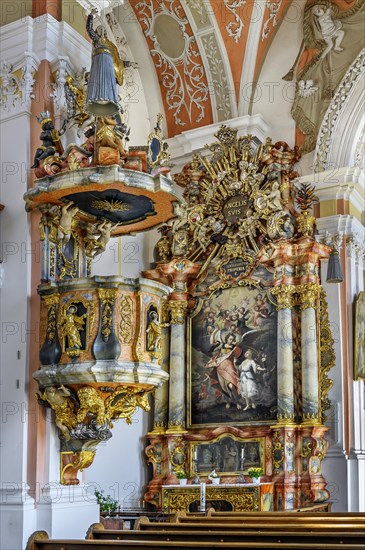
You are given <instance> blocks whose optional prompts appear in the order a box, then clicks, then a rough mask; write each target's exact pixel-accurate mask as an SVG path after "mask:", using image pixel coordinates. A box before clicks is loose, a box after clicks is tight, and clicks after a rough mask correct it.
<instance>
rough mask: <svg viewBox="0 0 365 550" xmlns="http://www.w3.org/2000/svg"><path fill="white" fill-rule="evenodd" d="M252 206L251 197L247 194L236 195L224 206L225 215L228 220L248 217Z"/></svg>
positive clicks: (233, 220)
mask: <svg viewBox="0 0 365 550" xmlns="http://www.w3.org/2000/svg"><path fill="white" fill-rule="evenodd" d="M249 207H250V199H249V197H248V196H247V195H235V196H234V197H230V198H229V199H228V200H227V201H226V202H225V204H224V206H223V216H224V217H225V219H226V220H227V222H235V221H237V220H241V219H244V218H245V217H246V213H247V210H248V209H249Z"/></svg>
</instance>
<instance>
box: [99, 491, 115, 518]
mask: <svg viewBox="0 0 365 550" xmlns="http://www.w3.org/2000/svg"><path fill="white" fill-rule="evenodd" d="M103 493H104V491H97V490H95V493H94V494H95V496H96V500H97V503H98V504H99V506H100V512H108V513H109V514H110V512H115V511H116V510H117V509H118V508H119V502H118V500H114V498H112V497H111V496H110V495H107V496H104V495H103Z"/></svg>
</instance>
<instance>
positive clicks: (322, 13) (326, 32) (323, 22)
mask: <svg viewBox="0 0 365 550" xmlns="http://www.w3.org/2000/svg"><path fill="white" fill-rule="evenodd" d="M312 14H313V21H314V24H315V26H316V28H317V29H318V30H319V32H320V33H321V35H322V37H323V40H324V41H325V43H326V47H325V49H324V50H323V52H322V53H321V57H320V59H324V58H325V57H326V55H327V54H328V53H329V52H330V51H331V50H333V51H334V52H342V51H343V48H341V42H342V40H343V37H344V35H345V33H344V31H343V30H342V23H341V22H340V21H339V20H338V19H335V18H334V16H333V15H334V14H333V10H332V8H331V7H328V8H325V6H323V5H321V4H318V5H316V6H313V9H312Z"/></svg>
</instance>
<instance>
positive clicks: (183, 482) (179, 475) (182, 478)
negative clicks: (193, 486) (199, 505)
mask: <svg viewBox="0 0 365 550" xmlns="http://www.w3.org/2000/svg"><path fill="white" fill-rule="evenodd" d="M175 475H176V477H177V479H178V480H179V483H180V485H186V484H187V482H188V478H187V475H186V472H185V471H184V470H177V471H176V472H175Z"/></svg>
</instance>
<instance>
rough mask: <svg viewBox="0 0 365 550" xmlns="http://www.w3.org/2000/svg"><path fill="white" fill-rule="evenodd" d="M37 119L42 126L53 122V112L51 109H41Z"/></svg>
mask: <svg viewBox="0 0 365 550" xmlns="http://www.w3.org/2000/svg"><path fill="white" fill-rule="evenodd" d="M37 120H38V122H39V124H40V125H41V126H44V124H46V123H47V122H52V119H51V113H50V112H49V111H41V113H40V115H39V116H37Z"/></svg>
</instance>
